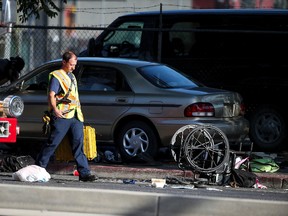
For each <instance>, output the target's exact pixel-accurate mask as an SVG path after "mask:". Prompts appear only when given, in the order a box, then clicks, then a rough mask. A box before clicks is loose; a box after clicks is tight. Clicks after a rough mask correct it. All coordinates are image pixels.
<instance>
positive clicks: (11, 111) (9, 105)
mask: <svg viewBox="0 0 288 216" xmlns="http://www.w3.org/2000/svg"><path fill="white" fill-rule="evenodd" d="M23 110H24V103H23V100H22V99H21V98H20V97H19V96H15V95H9V96H8V97H6V98H5V99H4V100H3V101H0V111H1V112H3V113H4V114H5V115H6V116H7V117H16V118H17V117H19V116H21V115H22V113H23Z"/></svg>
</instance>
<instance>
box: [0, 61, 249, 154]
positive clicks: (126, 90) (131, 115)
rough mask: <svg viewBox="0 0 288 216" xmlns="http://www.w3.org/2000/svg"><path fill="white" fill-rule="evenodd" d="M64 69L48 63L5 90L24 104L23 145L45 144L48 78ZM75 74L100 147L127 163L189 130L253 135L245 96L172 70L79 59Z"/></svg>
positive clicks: (235, 139)
mask: <svg viewBox="0 0 288 216" xmlns="http://www.w3.org/2000/svg"><path fill="white" fill-rule="evenodd" d="M60 67H61V59H57V60H53V61H50V62H47V63H45V64H43V65H41V66H39V67H38V68H36V69H34V70H32V71H30V72H29V73H27V74H25V75H24V76H23V77H21V78H20V79H19V80H18V81H16V82H14V83H12V84H11V85H9V86H7V87H3V88H2V89H1V92H0V94H1V97H2V98H4V97H5V96H6V95H11V94H13V95H18V96H20V97H21V98H22V100H23V101H24V104H25V110H24V112H23V114H22V115H21V117H19V119H18V121H19V126H20V134H19V136H18V140H19V141H21V140H24V139H25V140H26V141H27V140H28V139H34V140H39V139H45V138H46V137H45V136H43V135H42V125H43V123H42V116H43V113H44V111H45V110H47V86H48V74H49V73H50V72H51V71H53V70H55V69H59V68H60ZM74 74H75V76H76V77H77V81H78V87H79V94H80V100H81V105H82V109H83V113H84V117H85V125H91V126H93V127H95V128H96V131H97V144H99V145H116V147H117V148H118V149H119V151H120V154H121V156H122V158H123V159H130V158H133V157H135V156H136V155H138V154H139V153H142V152H145V153H147V154H148V155H149V156H152V157H155V156H156V155H157V150H158V149H159V147H163V146H169V144H170V142H171V138H172V136H173V135H174V133H175V132H176V131H177V130H178V129H179V128H180V127H182V126H184V125H194V124H200V125H203V124H204V125H213V126H215V127H218V128H219V129H221V130H222V131H223V132H224V133H225V135H226V136H227V138H228V140H229V143H233V144H237V143H240V142H241V140H242V139H243V138H245V137H247V135H248V132H249V123H248V121H247V120H246V119H245V118H244V117H243V115H244V110H243V107H244V106H243V101H242V97H241V95H239V94H238V93H236V92H231V91H226V90H222V89H214V88H209V87H206V86H203V85H202V84H200V83H198V82H197V81H195V80H193V79H192V78H189V77H187V76H185V75H183V74H182V73H181V72H179V71H176V70H174V69H173V68H171V67H169V66H167V65H163V64H159V63H153V62H146V61H139V60H126V59H117V58H93V57H92V58H88V57H87V58H86V57H80V58H78V65H77V68H76V69H75V71H74Z"/></svg>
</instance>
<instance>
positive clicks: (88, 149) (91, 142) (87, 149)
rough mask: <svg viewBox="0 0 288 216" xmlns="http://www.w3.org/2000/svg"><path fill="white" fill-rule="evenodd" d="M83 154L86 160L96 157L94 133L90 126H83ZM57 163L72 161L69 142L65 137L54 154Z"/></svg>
mask: <svg viewBox="0 0 288 216" xmlns="http://www.w3.org/2000/svg"><path fill="white" fill-rule="evenodd" d="M83 148H84V149H83V150H84V154H85V155H86V157H87V159H88V160H93V159H94V158H96V157H97V145H96V131H95V128H93V127H91V126H84V147H83ZM55 157H56V160H57V161H72V160H74V157H73V155H72V150H71V146H70V142H69V139H68V137H67V136H65V137H64V139H63V140H62V142H61V143H60V145H59V146H58V148H57V149H56V152H55Z"/></svg>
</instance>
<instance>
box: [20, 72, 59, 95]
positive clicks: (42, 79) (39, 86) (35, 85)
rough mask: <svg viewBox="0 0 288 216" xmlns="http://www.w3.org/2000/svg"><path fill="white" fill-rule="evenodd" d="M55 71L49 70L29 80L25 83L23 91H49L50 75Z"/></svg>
mask: <svg viewBox="0 0 288 216" xmlns="http://www.w3.org/2000/svg"><path fill="white" fill-rule="evenodd" d="M53 70H54V69H48V70H45V71H42V72H41V73H39V74H37V75H36V76H33V77H31V78H29V79H27V80H26V81H25V82H24V83H23V87H22V89H23V90H38V91H39V90H41V91H47V88H48V83H49V73H50V72H51V71H53Z"/></svg>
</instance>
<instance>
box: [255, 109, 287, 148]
mask: <svg viewBox="0 0 288 216" xmlns="http://www.w3.org/2000/svg"><path fill="white" fill-rule="evenodd" d="M285 137H286V125H285V122H284V119H283V116H281V114H280V113H279V112H277V110H275V109H273V108H260V109H258V110H257V111H256V112H255V113H254V115H253V116H252V117H251V121H250V138H251V140H252V141H253V142H254V144H255V147H256V148H257V150H261V151H270V150H274V151H275V150H279V148H280V146H281V144H282V143H283V142H284V140H285Z"/></svg>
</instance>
